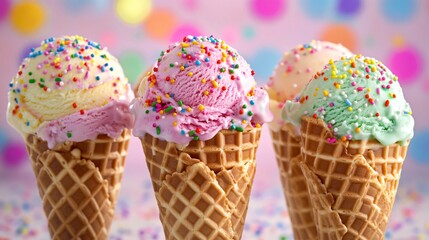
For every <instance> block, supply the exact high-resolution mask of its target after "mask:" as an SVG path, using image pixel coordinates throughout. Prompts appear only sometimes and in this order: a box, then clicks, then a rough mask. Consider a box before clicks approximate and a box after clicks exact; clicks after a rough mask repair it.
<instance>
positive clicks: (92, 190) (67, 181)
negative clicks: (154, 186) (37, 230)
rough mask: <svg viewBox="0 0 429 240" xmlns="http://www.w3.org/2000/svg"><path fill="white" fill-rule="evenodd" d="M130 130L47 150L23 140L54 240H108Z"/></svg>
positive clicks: (42, 143)
mask: <svg viewBox="0 0 429 240" xmlns="http://www.w3.org/2000/svg"><path fill="white" fill-rule="evenodd" d="M130 136H131V131H130V130H127V129H125V130H124V131H123V132H122V134H121V136H120V137H118V138H115V139H112V138H110V137H108V136H106V135H99V136H98V137H97V138H96V139H94V140H87V141H83V142H66V143H63V144H58V145H57V146H55V147H54V148H53V149H49V148H48V145H47V142H46V141H43V140H42V139H40V138H38V137H37V136H35V135H28V136H27V137H26V139H25V140H26V145H27V152H28V155H29V157H30V159H31V162H32V167H33V170H34V174H35V176H36V179H37V186H38V188H39V194H40V197H41V199H42V204H43V210H44V212H45V215H46V217H47V219H48V228H49V233H50V235H51V238H52V239H108V234H109V229H110V225H111V223H112V219H113V216H114V211H115V204H116V201H117V198H118V193H119V190H120V187H121V181H122V174H123V171H124V164H125V159H126V155H127V151H128V143H129V140H130Z"/></svg>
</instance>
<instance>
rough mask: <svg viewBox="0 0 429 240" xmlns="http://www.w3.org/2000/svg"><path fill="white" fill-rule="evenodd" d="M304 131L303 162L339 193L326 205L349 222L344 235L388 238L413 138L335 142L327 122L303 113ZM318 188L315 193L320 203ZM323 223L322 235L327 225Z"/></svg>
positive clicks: (331, 191) (323, 186)
mask: <svg viewBox="0 0 429 240" xmlns="http://www.w3.org/2000/svg"><path fill="white" fill-rule="evenodd" d="M301 136H302V146H303V147H302V155H303V163H305V165H306V166H307V167H308V170H309V171H311V172H312V173H314V175H315V176H317V178H318V179H319V180H320V185H321V186H319V188H320V189H324V191H326V192H327V193H328V194H331V195H332V197H333V202H332V203H331V204H330V208H331V209H326V211H331V210H332V211H333V212H334V213H336V214H338V215H339V217H340V219H341V222H342V224H343V225H344V226H345V227H346V228H347V231H346V233H345V234H344V235H343V236H342V239H356V238H360V239H368V240H369V239H383V238H384V233H385V230H386V226H387V222H388V218H389V215H390V212H391V210H392V206H393V202H394V197H395V194H396V190H397V185H398V181H399V178H400V171H401V169H400V168H401V167H402V163H403V161H404V159H405V156H406V152H407V145H408V143H406V144H405V145H404V146H400V145H398V144H393V145H391V146H383V145H381V144H379V143H376V142H372V141H351V142H337V143H335V144H331V143H328V142H327V141H326V138H328V137H332V135H331V132H330V131H329V129H328V128H327V127H326V124H325V123H324V122H323V120H321V119H314V118H311V117H303V118H302V125H301ZM302 169H303V171H305V170H304V168H302ZM310 190H311V189H310ZM313 190H314V189H313ZM314 192H315V191H313V195H312V198H311V199H312V202H313V203H314V204H316V203H315V201H314V200H315V199H316V197H315V196H314ZM310 193H311V191H310ZM315 214H316V212H315ZM317 218H319V217H316V219H317ZM317 227H318V231H319V233H318V234H319V238H320V237H321V235H320V234H321V232H323V226H322V224H321V223H318V226H317ZM325 239H332V238H325ZM335 239H337V238H335Z"/></svg>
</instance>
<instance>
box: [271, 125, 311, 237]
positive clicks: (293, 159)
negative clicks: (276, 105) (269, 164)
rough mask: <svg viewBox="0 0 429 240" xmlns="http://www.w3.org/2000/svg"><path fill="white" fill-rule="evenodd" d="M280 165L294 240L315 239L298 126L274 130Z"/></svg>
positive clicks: (275, 146)
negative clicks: (297, 131) (303, 171)
mask: <svg viewBox="0 0 429 240" xmlns="http://www.w3.org/2000/svg"><path fill="white" fill-rule="evenodd" d="M271 138H272V140H273V145H274V151H275V154H276V159H277V165H278V167H279V170H280V177H281V183H282V186H283V193H284V195H285V199H286V205H287V208H288V213H289V216H290V220H291V222H292V229H293V235H294V238H295V239H298V240H299V239H302V240H304V239H315V238H316V237H317V231H316V225H315V221H314V217H313V208H312V206H311V201H310V196H309V193H308V189H307V181H306V179H305V176H304V175H303V173H302V171H301V167H300V162H302V157H301V138H300V136H299V135H298V134H297V133H296V129H295V127H294V126H293V125H292V124H290V123H286V124H284V125H283V126H282V127H281V128H280V130H279V131H274V130H271Z"/></svg>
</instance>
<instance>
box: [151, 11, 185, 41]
mask: <svg viewBox="0 0 429 240" xmlns="http://www.w3.org/2000/svg"><path fill="white" fill-rule="evenodd" d="M176 24H177V18H176V16H175V15H174V13H173V12H172V11H170V10H169V9H163V8H161V9H154V10H153V11H152V12H151V13H150V14H149V16H148V17H147V18H146V21H145V22H144V28H145V30H146V33H147V34H148V35H149V36H150V37H152V38H155V39H167V38H168V36H169V34H170V33H171V31H172V30H173V29H174V27H175V26H176Z"/></svg>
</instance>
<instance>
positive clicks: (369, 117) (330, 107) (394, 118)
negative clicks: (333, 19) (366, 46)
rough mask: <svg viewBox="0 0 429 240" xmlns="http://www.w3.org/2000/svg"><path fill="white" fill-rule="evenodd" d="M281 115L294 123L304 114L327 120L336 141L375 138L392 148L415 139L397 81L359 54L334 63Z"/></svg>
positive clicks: (375, 61)
mask: <svg viewBox="0 0 429 240" xmlns="http://www.w3.org/2000/svg"><path fill="white" fill-rule="evenodd" d="M282 114H283V118H284V119H285V120H287V121H290V122H292V123H293V124H295V125H300V123H301V117H302V116H312V117H314V118H320V119H323V121H324V122H325V123H326V124H327V126H328V128H330V129H332V132H333V134H334V136H335V138H333V139H329V141H332V142H335V141H337V139H341V140H343V141H346V140H368V139H376V140H378V141H379V142H380V143H381V144H383V145H390V144H393V143H396V142H400V143H401V142H402V143H403V142H405V141H407V140H409V139H411V138H412V136H413V127H414V119H413V117H412V112H411V108H410V106H409V104H408V102H407V101H406V100H405V99H404V95H403V93H402V89H401V86H400V84H399V81H398V77H397V76H395V75H394V74H393V73H392V72H391V71H390V70H389V69H388V68H387V67H386V66H385V65H383V64H382V63H381V62H379V61H377V60H375V59H373V58H368V57H363V56H360V55H356V56H352V57H347V58H343V59H341V60H337V61H333V60H330V61H329V63H328V64H327V65H326V66H325V67H324V68H323V69H321V70H320V71H319V72H317V73H316V74H315V75H314V77H313V78H312V79H311V81H310V82H309V83H308V85H307V86H305V88H304V89H303V90H302V92H301V94H300V96H299V97H298V98H297V99H296V100H295V101H287V103H286V105H285V106H284V108H283V113H282Z"/></svg>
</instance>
